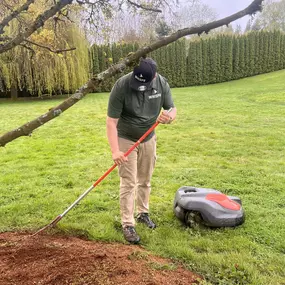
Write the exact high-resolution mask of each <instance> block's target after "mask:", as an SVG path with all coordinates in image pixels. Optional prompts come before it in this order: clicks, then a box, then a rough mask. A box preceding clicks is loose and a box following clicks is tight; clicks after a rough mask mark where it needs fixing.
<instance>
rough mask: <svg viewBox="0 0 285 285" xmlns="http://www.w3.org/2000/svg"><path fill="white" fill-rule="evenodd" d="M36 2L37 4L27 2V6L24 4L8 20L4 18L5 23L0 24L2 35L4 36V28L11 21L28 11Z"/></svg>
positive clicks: (28, 0) (30, 1)
mask: <svg viewBox="0 0 285 285" xmlns="http://www.w3.org/2000/svg"><path fill="white" fill-rule="evenodd" d="M34 2H35V0H27V2H26V3H25V4H23V5H22V6H21V7H19V8H18V9H17V10H15V11H13V12H12V13H11V14H10V15H8V16H7V17H6V18H4V19H3V21H2V22H1V23H0V34H3V32H4V27H6V26H7V25H8V24H9V22H10V21H11V20H13V19H15V18H16V17H17V16H18V15H19V14H20V13H22V12H23V11H26V10H28V9H29V6H30V5H31V4H33V3H34Z"/></svg>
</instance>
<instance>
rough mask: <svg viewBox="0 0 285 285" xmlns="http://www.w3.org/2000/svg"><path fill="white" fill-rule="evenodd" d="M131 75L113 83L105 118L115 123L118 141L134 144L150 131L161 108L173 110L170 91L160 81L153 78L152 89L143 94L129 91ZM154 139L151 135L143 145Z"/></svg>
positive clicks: (159, 76) (167, 86) (165, 82)
mask: <svg viewBox="0 0 285 285" xmlns="http://www.w3.org/2000/svg"><path fill="white" fill-rule="evenodd" d="M131 76H132V73H129V74H127V75H125V76H123V77H121V78H120V79H119V80H117V82H116V83H115V85H114V87H113V89H112V91H111V94H110V98H109V104H108V116H109V117H110V118H114V119H119V121H118V125H117V129H118V136H119V137H121V138H125V139H129V140H132V141H137V140H138V139H139V138H140V137H141V136H142V135H143V134H145V132H146V131H147V130H148V129H149V128H150V127H152V126H153V125H154V124H155V122H156V119H157V117H158V116H159V114H160V111H161V108H163V109H165V110H168V109H170V108H173V107H174V104H173V100H172V96H171V91H170V87H169V85H168V83H167V81H166V79H165V78H164V77H162V76H161V75H159V74H157V76H156V78H155V79H154V80H153V82H152V85H151V86H150V87H149V88H148V89H147V90H146V91H144V92H141V91H136V90H134V89H132V88H131V87H130V79H131ZM153 135H154V132H152V133H151V134H150V135H149V136H148V137H147V138H146V139H145V141H147V140H149V139H150V138H151V137H152V136H153Z"/></svg>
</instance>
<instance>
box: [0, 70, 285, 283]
mask: <svg viewBox="0 0 285 285" xmlns="http://www.w3.org/2000/svg"><path fill="white" fill-rule="evenodd" d="M284 78H285V71H279V72H275V73H271V74H266V75H261V76H257V77H252V78H248V79H243V80H239V81H232V82H228V83H223V84H216V85H209V86H202V87H192V88H181V89H173V90H172V91H173V97H174V99H175V103H176V106H177V109H178V116H177V121H176V122H175V123H174V124H172V125H166V126H163V125H160V126H158V128H157V131H156V132H157V135H158V160H157V166H156V169H155V173H154V176H153V181H152V186H153V187H152V195H151V214H152V216H153V218H154V220H155V221H157V223H158V225H159V226H158V228H157V229H156V230H155V231H150V230H148V229H145V228H144V227H143V226H141V225H138V227H137V228H138V232H139V234H140V236H141V239H142V245H143V246H144V247H145V248H146V249H148V250H150V251H152V252H153V253H155V254H158V255H161V256H164V257H170V258H173V262H175V261H177V260H182V261H183V262H184V263H185V264H186V266H187V267H188V268H189V269H191V270H193V271H196V272H198V273H202V274H203V275H204V276H205V277H206V278H207V280H208V282H210V283H209V284H220V285H221V284H227V285H229V284H255V285H262V284H264V285H277V284H285V241H284V240H285V218H284V217H285V189H284V188H285V155H284V149H285V135H284V134H285V80H284ZM107 101H108V94H90V95H88V96H87V97H86V98H84V99H83V100H81V101H80V102H79V103H78V104H77V105H76V106H74V107H73V108H71V109H70V110H68V111H67V112H65V113H63V114H62V115H61V116H60V117H58V118H56V119H55V120H53V121H51V122H49V123H48V124H46V125H44V126H42V127H41V128H40V129H38V130H36V131H35V132H34V134H33V135H32V137H31V138H27V137H25V138H20V139H17V140H15V141H14V142H12V143H9V144H8V145H7V146H6V147H5V148H1V149H0V171H1V176H0V191H1V192H0V193H1V198H0V199H1V207H0V231H15V230H32V231H35V230H37V229H39V228H40V227H42V226H44V225H46V224H48V223H49V222H51V220H52V219H54V218H55V217H56V216H57V215H58V214H60V213H62V212H63V211H64V210H65V209H66V208H67V207H68V206H69V205H70V204H71V203H72V202H74V201H75V200H76V199H77V198H78V197H79V196H80V195H81V194H82V193H83V192H84V191H85V190H86V189H87V188H89V186H90V185H92V183H93V182H94V181H96V180H97V178H99V177H100V176H101V175H102V174H103V173H104V172H105V171H106V170H107V169H108V168H109V167H111V166H112V165H113V162H112V160H111V155H110V150H109V145H108V142H107V138H106V134H105V117H106V108H107ZM59 102H60V101H59V100H50V101H32V102H31V101H29V102H17V103H13V102H7V101H0V116H1V117H0V133H4V132H6V131H9V130H11V129H13V128H16V127H17V126H19V125H21V124H23V123H25V122H27V121H29V120H31V119H34V118H35V117H37V116H39V115H41V114H42V113H44V112H46V111H47V110H48V109H49V108H51V107H54V106H56V105H57V104H58V103H59ZM184 185H188V186H197V187H206V188H214V189H218V190H220V191H222V192H223V193H225V194H230V195H235V196H239V197H240V198H241V199H242V202H243V206H244V209H245V212H246V222H245V224H244V225H242V226H240V227H238V228H235V229H230V228H227V229H217V230H212V229H208V228H201V229H198V230H197V229H196V230H194V229H189V228H185V227H184V226H183V225H182V224H181V223H180V222H179V221H178V220H177V219H176V217H175V216H174V214H173V210H172V204H173V199H174V195H175V192H176V191H177V190H178V188H180V187H181V186H184ZM118 186H119V178H118V174H117V170H115V171H113V172H112V173H111V174H110V175H109V176H108V177H107V178H106V179H105V180H104V181H103V182H102V183H101V184H100V185H99V186H97V187H96V188H95V189H94V190H93V191H92V192H91V193H90V194H89V195H88V196H87V197H85V199H84V200H83V201H82V202H81V203H80V205H79V206H78V207H76V208H75V209H73V210H72V211H70V212H69V213H68V215H67V216H66V217H64V219H62V220H61V221H60V222H59V223H58V228H59V230H60V231H62V232H65V233H67V234H71V235H83V236H87V237H88V238H90V239H92V240H105V241H117V242H121V243H123V242H124V240H123V236H122V233H121V231H120V227H119V221H120V217H119V203H118V195H119V190H118Z"/></svg>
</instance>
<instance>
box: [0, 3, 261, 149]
mask: <svg viewBox="0 0 285 285" xmlns="http://www.w3.org/2000/svg"><path fill="white" fill-rule="evenodd" d="M263 1H264V0H254V1H253V2H252V3H251V4H250V5H249V6H248V7H247V8H246V9H244V10H242V11H240V12H238V13H236V14H233V15H231V16H229V17H226V18H224V19H221V20H218V21H214V22H211V23H209V24H206V25H202V26H200V27H192V28H186V29H182V30H179V31H177V32H175V33H173V34H172V35H170V36H168V37H165V38H162V39H160V40H158V41H156V42H155V43H153V44H151V45H149V46H146V47H143V48H141V49H139V50H138V51H137V52H135V53H132V54H130V56H128V57H127V58H125V59H124V60H122V61H120V62H119V63H118V64H116V65H113V66H111V67H110V68H109V69H107V70H106V71H104V72H102V73H100V74H98V75H97V76H95V77H94V78H92V79H91V80H89V82H88V83H87V84H85V85H84V86H82V87H81V88H79V89H78V90H77V91H76V93H75V94H74V95H72V96H71V97H69V98H68V99H67V100H65V101H64V102H62V103H61V104H60V105H58V106H57V107H55V108H53V109H52V110H50V111H49V112H47V113H46V114H44V115H42V116H40V117H38V118H36V119H35V120H33V121H31V122H28V123H26V124H24V125H22V126H21V127H19V128H17V129H15V130H12V131H10V132H8V133H6V134H4V135H2V136H1V137H0V146H5V145H6V144H7V143H9V142H11V141H13V140H15V139H17V138H19V137H21V136H29V135H31V133H32V132H33V131H34V130H35V129H37V128H39V127H40V126H42V125H43V124H45V123H47V122H48V121H50V120H52V119H54V118H55V117H57V116H58V115H60V114H61V113H62V112H64V111H66V110H67V109H68V108H70V107H71V106H73V105H74V104H76V103H77V102H78V101H79V100H81V99H82V98H83V97H84V96H85V95H86V94H87V93H90V92H92V91H94V90H96V87H98V86H99V84H100V83H102V82H103V81H105V80H106V79H107V78H110V77H113V76H114V75H115V74H118V73H121V72H123V71H124V70H125V69H126V67H127V66H132V65H134V63H136V62H137V61H138V60H139V59H140V58H141V57H144V56H146V55H147V54H148V53H149V52H151V51H154V50H157V49H159V48H161V47H163V46H166V45H168V44H170V43H172V42H175V41H176V40H178V39H180V38H182V37H184V36H186V35H193V34H199V35H200V34H202V33H204V32H209V31H210V30H212V29H215V28H218V27H221V26H224V25H228V24H229V23H231V22H233V21H235V20H237V19H240V18H242V17H244V16H246V15H252V14H255V13H256V12H258V11H261V9H262V7H261V4H262V2H263Z"/></svg>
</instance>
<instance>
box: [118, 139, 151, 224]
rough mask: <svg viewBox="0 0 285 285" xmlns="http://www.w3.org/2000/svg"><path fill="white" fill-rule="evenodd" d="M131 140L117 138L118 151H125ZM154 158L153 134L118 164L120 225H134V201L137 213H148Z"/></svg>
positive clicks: (131, 144) (130, 144)
mask: <svg viewBox="0 0 285 285" xmlns="http://www.w3.org/2000/svg"><path fill="white" fill-rule="evenodd" d="M133 145H134V142H133V141H129V140H127V139H123V138H119V148H120V151H122V152H124V153H125V152H126V151H127V150H128V149H129V148H130V147H131V146H133ZM155 160H156V138H155V135H154V136H153V137H152V138H151V139H150V140H149V141H147V142H144V143H141V144H139V145H138V146H137V147H136V148H135V149H134V150H133V151H132V152H131V153H130V154H129V156H128V161H127V162H125V163H124V164H122V165H121V166H119V175H120V210H121V219H122V225H123V227H124V226H134V225H135V219H134V214H135V203H136V208H137V213H148V211H149V196H150V191H151V183H150V181H151V177H152V173H153V170H154V166H155Z"/></svg>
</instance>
